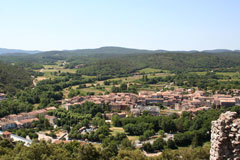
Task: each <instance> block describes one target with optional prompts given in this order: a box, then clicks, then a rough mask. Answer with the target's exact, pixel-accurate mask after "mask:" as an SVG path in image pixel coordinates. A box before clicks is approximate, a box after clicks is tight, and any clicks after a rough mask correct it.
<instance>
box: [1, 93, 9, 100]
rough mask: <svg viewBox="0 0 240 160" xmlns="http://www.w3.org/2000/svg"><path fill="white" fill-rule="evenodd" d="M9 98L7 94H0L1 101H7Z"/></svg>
mask: <svg viewBox="0 0 240 160" xmlns="http://www.w3.org/2000/svg"><path fill="white" fill-rule="evenodd" d="M6 98H7V96H6V94H4V93H0V101H2V100H5V99H6Z"/></svg>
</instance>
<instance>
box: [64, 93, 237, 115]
mask: <svg viewBox="0 0 240 160" xmlns="http://www.w3.org/2000/svg"><path fill="white" fill-rule="evenodd" d="M235 93H236V94H235V95H234V96H232V95H224V94H214V95H212V96H205V95H204V91H200V90H196V91H194V90H193V89H188V90H186V89H183V88H178V89H175V90H167V91H160V92H153V91H141V92H139V94H138V95H137V94H134V93H111V94H108V95H99V96H97V95H96V96H95V95H89V96H76V97H73V98H72V99H65V100H63V101H62V106H63V107H64V108H65V109H66V110H68V109H69V107H71V106H73V105H77V104H78V105H81V104H83V103H85V102H93V103H95V104H103V103H105V104H108V105H109V108H110V110H111V112H112V113H108V114H106V117H107V118H108V119H111V117H112V115H113V114H117V115H119V116H120V117H126V116H127V114H128V113H130V114H132V115H133V116H134V117H136V116H140V115H141V114H142V113H143V112H144V111H147V112H148V113H149V114H151V115H153V116H159V115H160V108H161V107H162V108H166V109H168V110H170V111H176V113H179V114H181V112H182V111H188V112H193V113H195V112H197V111H199V110H207V109H210V108H211V107H214V108H219V107H220V106H222V107H232V106H235V105H240V96H238V93H239V91H238V90H235Z"/></svg>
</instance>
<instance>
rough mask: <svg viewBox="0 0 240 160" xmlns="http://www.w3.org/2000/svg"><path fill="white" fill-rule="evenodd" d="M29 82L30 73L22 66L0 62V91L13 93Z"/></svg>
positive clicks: (29, 83) (30, 80)
mask: <svg viewBox="0 0 240 160" xmlns="http://www.w3.org/2000/svg"><path fill="white" fill-rule="evenodd" d="M31 84H32V79H31V75H30V73H29V72H28V71H26V70H25V69H24V68H22V67H20V66H17V65H10V64H6V63H2V62H0V92H6V93H9V94H14V93H16V91H17V90H18V89H24V88H25V87H27V86H30V85H31Z"/></svg>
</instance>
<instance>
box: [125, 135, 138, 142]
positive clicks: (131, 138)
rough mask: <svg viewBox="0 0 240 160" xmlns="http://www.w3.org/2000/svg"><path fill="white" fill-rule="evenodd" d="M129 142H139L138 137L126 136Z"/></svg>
mask: <svg viewBox="0 0 240 160" xmlns="http://www.w3.org/2000/svg"><path fill="white" fill-rule="evenodd" d="M127 137H128V139H129V140H130V141H136V140H139V136H127Z"/></svg>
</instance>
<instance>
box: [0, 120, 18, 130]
mask: <svg viewBox="0 0 240 160" xmlns="http://www.w3.org/2000/svg"><path fill="white" fill-rule="evenodd" d="M14 128H17V124H16V122H14V121H12V120H8V121H5V122H4V121H1V122H0V130H3V131H4V130H8V129H14Z"/></svg>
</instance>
